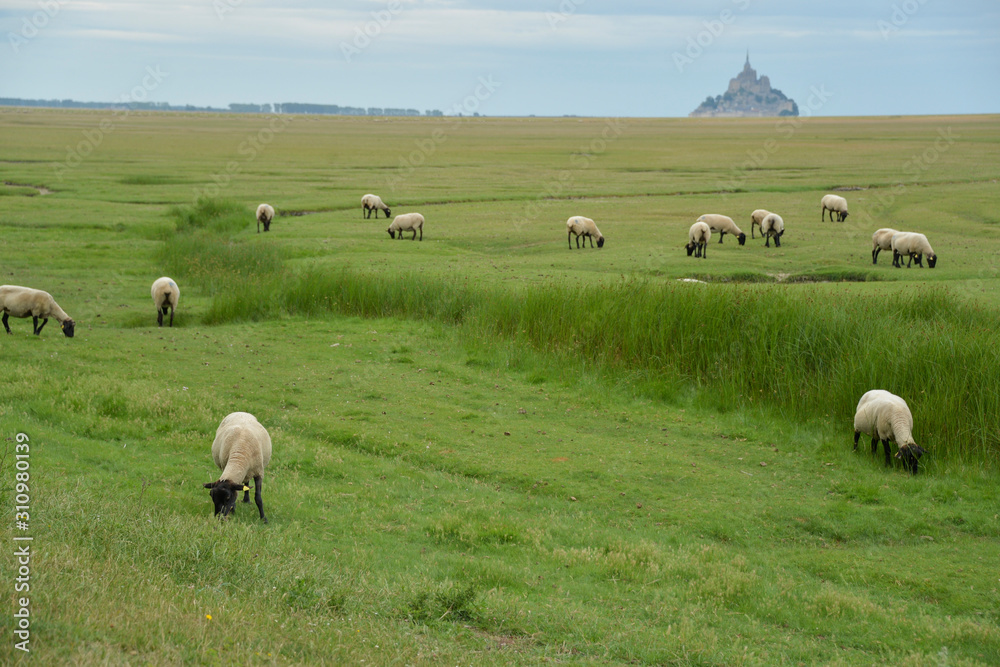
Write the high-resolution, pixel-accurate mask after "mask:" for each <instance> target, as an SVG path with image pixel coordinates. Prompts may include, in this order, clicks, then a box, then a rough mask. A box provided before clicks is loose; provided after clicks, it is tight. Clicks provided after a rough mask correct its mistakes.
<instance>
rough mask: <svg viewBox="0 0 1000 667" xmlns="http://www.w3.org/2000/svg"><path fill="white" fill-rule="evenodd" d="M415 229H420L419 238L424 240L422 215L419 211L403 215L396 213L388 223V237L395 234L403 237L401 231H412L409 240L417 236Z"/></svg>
mask: <svg viewBox="0 0 1000 667" xmlns="http://www.w3.org/2000/svg"><path fill="white" fill-rule="evenodd" d="M417 230H420V240H421V241H423V240H424V216H422V215H420V214H419V213H404V214H403V215H397V216H396V217H395V218H393V219H392V222H391V223H390V224H389V229H387V230H386V231H387V232H389V237H390V238H396V234H399V238H403V232H408V231H412V232H413V236H411V237H410V240H411V241H412V240H414V239H415V238H417Z"/></svg>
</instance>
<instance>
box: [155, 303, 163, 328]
mask: <svg viewBox="0 0 1000 667" xmlns="http://www.w3.org/2000/svg"><path fill="white" fill-rule="evenodd" d="M156 326H158V327H162V326H163V309H162V308H157V309H156Z"/></svg>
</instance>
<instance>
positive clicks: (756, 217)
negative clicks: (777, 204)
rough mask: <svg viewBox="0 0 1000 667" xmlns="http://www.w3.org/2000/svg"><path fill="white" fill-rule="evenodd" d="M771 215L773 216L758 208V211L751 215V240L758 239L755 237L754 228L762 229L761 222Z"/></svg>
mask: <svg viewBox="0 0 1000 667" xmlns="http://www.w3.org/2000/svg"><path fill="white" fill-rule="evenodd" d="M770 214H771V212H770V211H768V210H766V209H763V208H758V209H757V210H756V211H754V212H753V213H751V214H750V238H752V239H753V238H757V237H755V236H754V235H753V228H754V227H760V223H761V221H763V220H764V218H766V217H767V216H768V215H770Z"/></svg>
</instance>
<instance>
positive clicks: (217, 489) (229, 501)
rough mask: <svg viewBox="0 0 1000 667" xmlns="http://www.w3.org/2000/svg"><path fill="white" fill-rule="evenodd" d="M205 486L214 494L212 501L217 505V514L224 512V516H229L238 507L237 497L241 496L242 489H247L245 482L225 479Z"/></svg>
mask: <svg viewBox="0 0 1000 667" xmlns="http://www.w3.org/2000/svg"><path fill="white" fill-rule="evenodd" d="M205 488H206V489H209V492H208V493H209V495H210V496H212V503H213V504H214V505H215V515H216V516H218V515H219V514H222V516H223V517H225V516H228V515H229V513H230V512H232V511H233V509H234V508H235V507H236V498H237V497H239V495H240V491H243V490H244V489H246V487H245V486H244V485H243V484H237V483H236V482H230V481H227V480H224V479H220V480H219V481H217V482H211V483H210V484H205Z"/></svg>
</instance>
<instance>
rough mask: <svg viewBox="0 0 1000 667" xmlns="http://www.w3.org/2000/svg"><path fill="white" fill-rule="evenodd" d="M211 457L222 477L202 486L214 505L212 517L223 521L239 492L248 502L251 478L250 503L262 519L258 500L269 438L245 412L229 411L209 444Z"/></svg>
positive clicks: (262, 508) (234, 505)
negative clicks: (214, 516)
mask: <svg viewBox="0 0 1000 667" xmlns="http://www.w3.org/2000/svg"><path fill="white" fill-rule="evenodd" d="M212 458H213V459H214V460H215V465H217V466H219V469H220V470H222V474H221V475H220V476H219V479H218V480H216V481H214V482H211V483H209V484H205V485H204V486H205V488H206V489H209V495H211V496H212V502H213V503H214V504H215V514H216V515H219V514H221V515H222V517H223V518H225V517H226V516H228V515H229V514H230V513H231V512H232V511H233V510H234V509H236V498H237V496H239V495H240V491H243V502H245V503H248V502H250V487H249V486H247V484H248V482H249V481H250V478H251V477H252V478H253V485H254V501H255V502H256V503H257V509H258V510H260V518H261V520H262V521H263V522H264V523H267V517H265V516H264V501H263V500H262V499H261V494H260V491H261V478H262V477H263V476H264V468H266V467H267V464H268V462H269V461H270V460H271V436H270V435H268V433H267V429H265V428H264V427H263V426H261V425H260V422H258V421H257V418H256V417H254V416H253V415H252V414H250V413H249V412H232V413H230V414H228V415H226V417H225V418H224V419H223V420H222V422H221V423H220V424H219V428H218V429H217V430H216V431H215V440H213V441H212Z"/></svg>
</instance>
